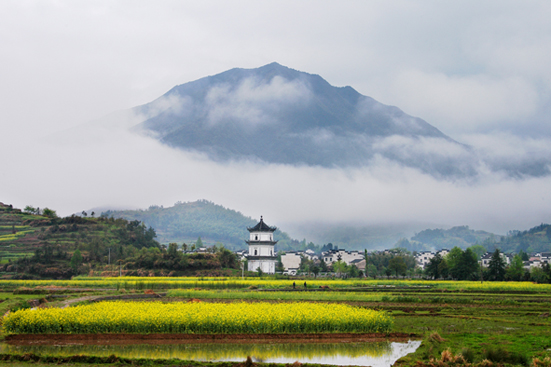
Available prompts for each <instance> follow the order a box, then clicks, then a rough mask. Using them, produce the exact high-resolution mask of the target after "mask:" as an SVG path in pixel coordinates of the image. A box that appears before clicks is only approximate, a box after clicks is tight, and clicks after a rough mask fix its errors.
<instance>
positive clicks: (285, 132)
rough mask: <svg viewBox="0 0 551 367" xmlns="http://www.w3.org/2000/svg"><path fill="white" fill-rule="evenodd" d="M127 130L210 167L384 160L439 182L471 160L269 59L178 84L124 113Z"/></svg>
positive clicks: (395, 115) (389, 113)
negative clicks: (129, 116)
mask: <svg viewBox="0 0 551 367" xmlns="http://www.w3.org/2000/svg"><path fill="white" fill-rule="evenodd" d="M132 113H133V114H134V116H137V118H138V120H137V121H138V122H139V123H137V124H135V125H134V126H133V128H132V130H133V131H136V132H142V133H146V134H149V135H151V136H154V137H155V138H156V139H158V140H159V141H161V142H162V143H164V144H167V145H169V146H172V147H176V148H179V149H184V150H188V151H195V152H200V153H203V154H206V155H207V156H208V157H209V158H211V159H213V160H217V161H228V160H254V161H263V162H269V163H277V164H290V165H309V166H322V167H361V166H366V165H369V164H371V163H373V162H374V161H377V160H381V159H383V160H390V161H393V162H397V163H399V164H402V165H406V166H408V167H414V168H417V169H419V170H421V171H423V172H426V173H430V174H432V175H435V176H439V177H447V176H465V175H473V174H474V173H475V171H476V170H475V166H476V165H477V164H478V163H477V162H478V159H477V157H476V155H475V154H474V153H473V152H472V151H471V149H470V148H469V147H468V146H465V145H463V144H460V143H458V142H456V141H454V140H453V139H451V138H450V137H448V136H446V135H444V134H443V133H442V132H441V131H439V130H438V129H437V128H435V127H434V126H432V125H430V124H428V123H427V122H425V121H424V120H422V119H420V118H417V117H413V116H409V115H407V114H406V113H404V112H403V111H402V110H400V109H399V108H397V107H393V106H387V105H384V104H382V103H379V102H377V101H376V100H374V99H373V98H371V97H367V96H364V95H361V94H360V93H358V92H357V91H356V90H354V89H353V88H351V87H349V86H347V87H334V86H331V85H330V84H329V83H328V82H327V81H325V80H324V79H323V78H322V77H320V76H319V75H313V74H308V73H305V72H300V71H296V70H293V69H290V68H288V67H285V66H282V65H280V64H278V63H272V64H268V65H265V66H262V67H260V68H257V69H239V68H236V69H231V70H228V71H226V72H223V73H221V74H217V75H214V76H208V77H205V78H202V79H199V80H196V81H193V82H189V83H186V84H182V85H178V86H176V87H174V88H172V89H171V90H169V91H168V92H167V93H166V94H164V95H163V96H161V97H160V98H158V99H156V100H154V101H153V102H151V103H148V104H145V105H142V106H139V107H135V108H134V109H133V110H132Z"/></svg>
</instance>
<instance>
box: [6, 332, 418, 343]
mask: <svg viewBox="0 0 551 367" xmlns="http://www.w3.org/2000/svg"><path fill="white" fill-rule="evenodd" d="M416 338H418V336H417V335H415V334H406V333H390V334H381V333H371V334H355V333H334V334H331V333H324V334H18V335H8V336H6V339H5V341H6V342H7V343H9V344H13V345H70V344H90V345H94V344H96V345H132V344H153V345H155V344H193V343H240V344H241V343H243V344H244V343H249V344H253V343H254V344H258V343H353V342H376V341H391V342H403V341H408V340H410V339H416Z"/></svg>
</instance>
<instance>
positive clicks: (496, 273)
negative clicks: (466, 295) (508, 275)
mask: <svg viewBox="0 0 551 367" xmlns="http://www.w3.org/2000/svg"><path fill="white" fill-rule="evenodd" d="M504 279H505V262H504V261H503V258H502V257H501V253H500V252H499V249H497V248H496V249H495V251H494V252H493V254H492V258H491V259H490V263H489V264H488V280H494V281H502V280H504Z"/></svg>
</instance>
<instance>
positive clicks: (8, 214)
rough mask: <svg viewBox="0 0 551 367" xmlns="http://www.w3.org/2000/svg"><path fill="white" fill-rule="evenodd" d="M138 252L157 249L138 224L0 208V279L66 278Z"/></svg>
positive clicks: (149, 234) (147, 230)
mask: <svg viewBox="0 0 551 367" xmlns="http://www.w3.org/2000/svg"><path fill="white" fill-rule="evenodd" d="M142 248H159V243H158V242H157V241H155V230H153V228H151V227H150V228H147V227H145V226H144V225H143V224H142V223H140V222H138V221H133V222H129V221H127V220H124V219H119V220H115V219H108V218H93V217H84V216H82V217H81V216H76V215H72V216H70V217H65V218H59V217H58V216H57V214H56V212H55V211H54V210H52V209H48V208H44V209H40V208H33V207H31V206H27V207H26V208H25V210H21V209H16V208H13V207H12V206H11V205H4V204H0V256H1V261H0V272H3V273H4V275H9V276H11V277H23V278H24V277H39V278H41V277H44V278H69V277H71V276H72V275H75V274H76V273H85V272H88V271H90V270H93V269H96V268H97V267H98V266H101V265H102V264H108V263H111V264H115V263H116V261H117V260H119V259H127V258H130V257H132V256H133V255H135V254H136V253H137V252H138V251H139V250H140V249H142ZM75 253H76V254H77V255H76V256H75Z"/></svg>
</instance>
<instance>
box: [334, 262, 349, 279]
mask: <svg viewBox="0 0 551 367" xmlns="http://www.w3.org/2000/svg"><path fill="white" fill-rule="evenodd" d="M333 271H334V272H335V273H337V276H341V275H342V274H343V273H346V263H345V262H343V261H342V260H337V261H335V262H334V263H333Z"/></svg>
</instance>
